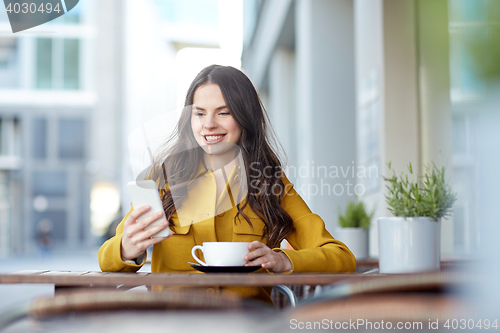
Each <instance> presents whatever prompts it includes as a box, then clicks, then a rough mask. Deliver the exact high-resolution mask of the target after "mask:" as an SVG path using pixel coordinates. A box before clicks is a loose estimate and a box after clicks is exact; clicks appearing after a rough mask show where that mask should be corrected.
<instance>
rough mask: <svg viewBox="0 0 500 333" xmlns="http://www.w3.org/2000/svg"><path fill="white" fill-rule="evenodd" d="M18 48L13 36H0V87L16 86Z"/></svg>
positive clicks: (17, 83) (17, 82)
mask: <svg viewBox="0 0 500 333" xmlns="http://www.w3.org/2000/svg"><path fill="white" fill-rule="evenodd" d="M17 50H18V48H17V40H16V39H14V38H0V88H16V87H17V86H18V85H19V81H18V77H19V72H18V51H17Z"/></svg>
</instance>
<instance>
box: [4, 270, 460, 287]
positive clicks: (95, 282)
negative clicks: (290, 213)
mask: <svg viewBox="0 0 500 333" xmlns="http://www.w3.org/2000/svg"><path fill="white" fill-rule="evenodd" d="M429 276H431V277H433V278H434V277H436V276H437V277H438V278H439V281H451V282H453V281H456V279H457V276H458V277H461V276H463V274H462V273H459V272H446V271H444V272H443V271H441V272H434V273H419V274H378V273H375V274H327V273H320V274H299V273H297V274H267V273H262V274H261V273H250V274H236V273H232V274H227V273H223V274H221V273H214V274H201V273H141V272H139V273H114V272H113V273H112V272H75V271H20V272H15V273H8V274H0V283H10V284H19V283H26V284H31V283H40V284H54V285H56V287H57V286H59V287H64V286H67V287H79V286H81V287H84V286H86V287H89V286H93V287H116V286H120V285H122V286H129V287H132V286H142V285H146V286H150V285H163V286H274V285H279V284H283V285H331V284H334V283H338V282H341V281H349V283H363V282H369V281H373V282H374V281H375V280H377V279H386V280H387V279H394V278H398V279H405V280H408V281H410V282H411V281H413V280H415V279H417V281H418V279H423V278H428V277H429ZM460 279H461V278H460Z"/></svg>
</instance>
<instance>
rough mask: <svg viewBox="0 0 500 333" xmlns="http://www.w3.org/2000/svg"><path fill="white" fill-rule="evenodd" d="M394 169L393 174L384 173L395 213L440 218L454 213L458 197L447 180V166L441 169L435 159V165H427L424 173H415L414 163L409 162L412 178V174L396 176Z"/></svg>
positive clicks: (392, 209) (391, 208) (387, 197)
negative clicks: (421, 174)
mask: <svg viewBox="0 0 500 333" xmlns="http://www.w3.org/2000/svg"><path fill="white" fill-rule="evenodd" d="M388 166H389V170H390V171H392V176H391V177H390V178H386V177H384V179H385V181H386V182H388V185H386V187H387V189H388V190H389V194H388V195H386V196H385V198H386V202H387V204H388V205H389V211H390V212H391V213H392V214H393V215H394V216H401V217H412V216H425V217H430V218H432V219H434V220H437V219H439V218H442V217H445V218H446V217H447V216H449V215H450V213H451V210H452V207H453V204H454V203H455V201H456V200H457V195H456V193H453V192H452V191H451V188H450V186H448V184H446V179H445V168H444V167H442V168H441V169H439V168H438V167H437V166H436V165H435V164H434V163H433V164H432V167H431V166H430V165H429V164H427V165H425V172H424V175H423V176H421V177H419V176H415V175H413V168H412V166H411V163H410V164H409V165H408V171H409V173H410V178H411V180H409V179H408V175H404V174H401V176H400V177H399V179H398V177H396V173H395V172H394V170H392V169H391V163H388Z"/></svg>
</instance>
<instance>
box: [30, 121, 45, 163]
mask: <svg viewBox="0 0 500 333" xmlns="http://www.w3.org/2000/svg"><path fill="white" fill-rule="evenodd" d="M32 133H33V142H32V149H33V151H32V156H33V158H36V159H44V158H47V119H45V118H35V119H33V132H32Z"/></svg>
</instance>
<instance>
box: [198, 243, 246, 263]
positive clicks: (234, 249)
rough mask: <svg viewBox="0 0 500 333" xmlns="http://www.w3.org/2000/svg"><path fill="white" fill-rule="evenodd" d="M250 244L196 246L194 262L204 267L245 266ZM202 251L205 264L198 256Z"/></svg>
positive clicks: (205, 244)
mask: <svg viewBox="0 0 500 333" xmlns="http://www.w3.org/2000/svg"><path fill="white" fill-rule="evenodd" d="M248 244H249V243H244V242H204V243H203V246H201V245H196V246H194V247H193V249H192V250H191V255H192V256H193V258H194V260H196V261H197V262H199V263H200V264H201V265H203V266H243V265H245V264H246V263H247V261H246V260H245V258H244V256H245V254H247V253H248V252H249V250H248ZM198 249H200V250H201V252H203V256H204V257H205V261H206V263H205V262H203V261H201V260H200V259H199V258H198V257H197V256H196V253H195V252H196V250H198Z"/></svg>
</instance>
